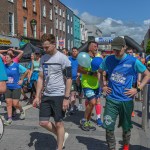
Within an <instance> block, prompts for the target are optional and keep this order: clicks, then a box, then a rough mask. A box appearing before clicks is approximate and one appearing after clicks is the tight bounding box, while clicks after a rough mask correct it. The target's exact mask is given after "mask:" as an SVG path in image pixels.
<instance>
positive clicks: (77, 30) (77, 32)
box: [73, 14, 81, 48]
mask: <svg viewBox="0 0 150 150" xmlns="http://www.w3.org/2000/svg"><path fill="white" fill-rule="evenodd" d="M73 33H74V34H73V35H74V46H75V47H77V48H79V47H80V46H81V36H80V35H81V33H80V18H79V17H78V16H76V15H75V14H74V15H73Z"/></svg>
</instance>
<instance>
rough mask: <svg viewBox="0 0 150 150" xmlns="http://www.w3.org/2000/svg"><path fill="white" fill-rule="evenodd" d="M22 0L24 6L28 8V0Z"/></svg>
mask: <svg viewBox="0 0 150 150" xmlns="http://www.w3.org/2000/svg"><path fill="white" fill-rule="evenodd" d="M22 2H23V3H22V6H23V7H25V8H26V7H27V1H26V0H23V1H22Z"/></svg>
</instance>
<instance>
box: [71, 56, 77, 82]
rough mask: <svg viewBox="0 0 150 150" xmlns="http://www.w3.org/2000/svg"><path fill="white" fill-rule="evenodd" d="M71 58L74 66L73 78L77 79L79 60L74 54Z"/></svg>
mask: <svg viewBox="0 0 150 150" xmlns="http://www.w3.org/2000/svg"><path fill="white" fill-rule="evenodd" d="M69 60H70V61H71V67H72V80H76V78H77V70H78V61H77V59H76V58H73V57H72V56H70V57H69Z"/></svg>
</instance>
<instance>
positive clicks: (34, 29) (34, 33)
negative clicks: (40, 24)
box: [33, 25, 36, 38]
mask: <svg viewBox="0 0 150 150" xmlns="http://www.w3.org/2000/svg"><path fill="white" fill-rule="evenodd" d="M33 37H34V38H36V25H34V26H33Z"/></svg>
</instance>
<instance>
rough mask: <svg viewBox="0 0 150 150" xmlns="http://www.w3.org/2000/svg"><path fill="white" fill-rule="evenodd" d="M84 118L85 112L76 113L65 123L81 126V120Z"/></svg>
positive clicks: (66, 119)
mask: <svg viewBox="0 0 150 150" xmlns="http://www.w3.org/2000/svg"><path fill="white" fill-rule="evenodd" d="M83 117H84V111H76V112H75V113H74V114H73V115H69V116H67V117H66V118H65V119H64V121H66V122H73V123H74V124H76V125H79V124H80V120H81V119H82V118H83Z"/></svg>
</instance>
